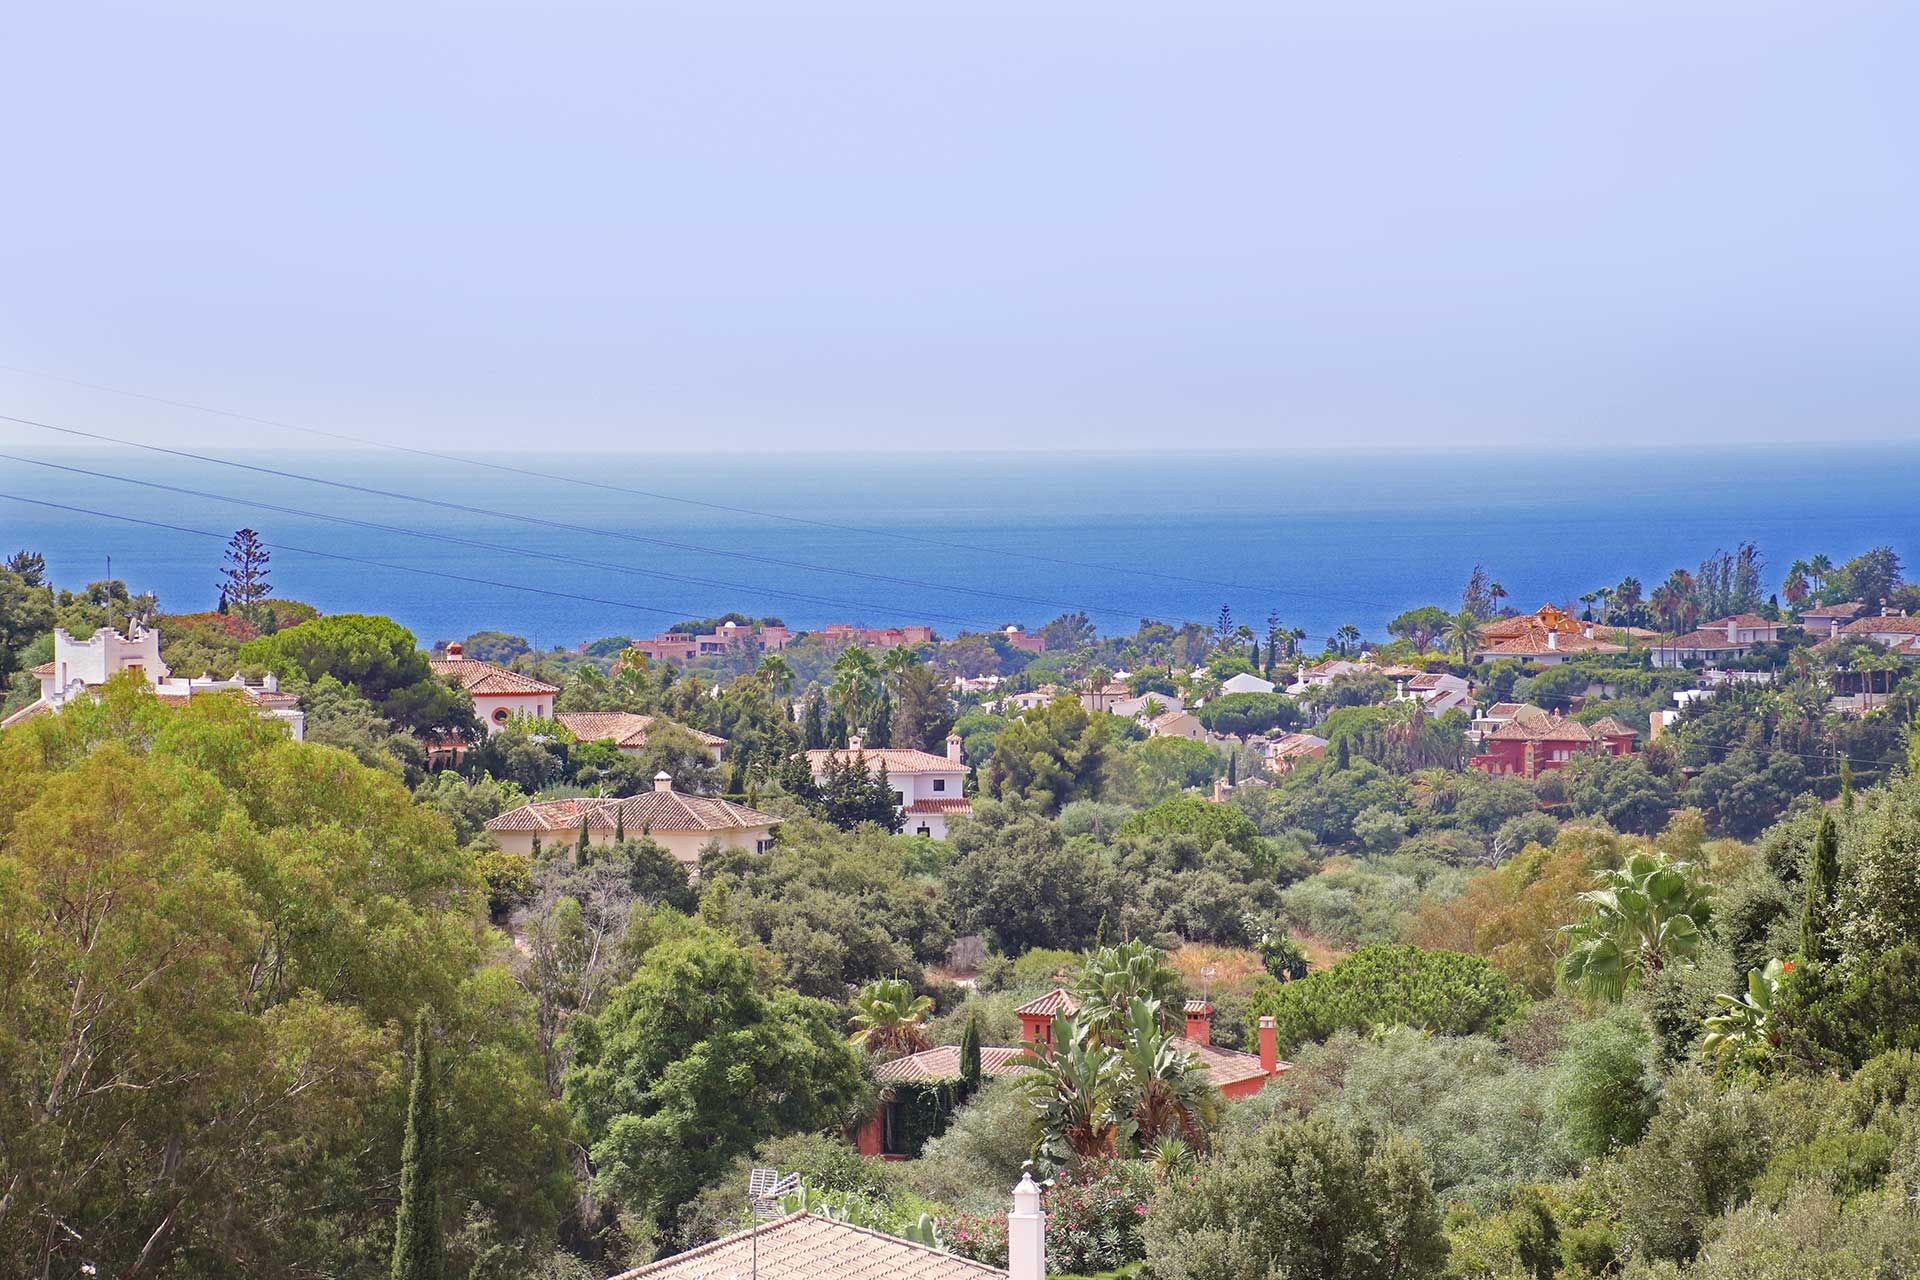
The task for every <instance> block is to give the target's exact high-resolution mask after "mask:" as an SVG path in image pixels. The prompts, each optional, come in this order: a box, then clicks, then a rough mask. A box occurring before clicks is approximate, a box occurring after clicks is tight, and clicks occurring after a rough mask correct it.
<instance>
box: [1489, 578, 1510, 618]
mask: <svg viewBox="0 0 1920 1280" xmlns="http://www.w3.org/2000/svg"><path fill="white" fill-rule="evenodd" d="M1487 598H1488V599H1490V600H1492V601H1493V608H1494V612H1496V613H1498V612H1499V610H1500V602H1501V601H1502V600H1505V599H1506V598H1507V589H1506V588H1505V587H1503V586H1501V585H1500V584H1499V583H1497V582H1495V583H1491V584H1489V585H1488V587H1487Z"/></svg>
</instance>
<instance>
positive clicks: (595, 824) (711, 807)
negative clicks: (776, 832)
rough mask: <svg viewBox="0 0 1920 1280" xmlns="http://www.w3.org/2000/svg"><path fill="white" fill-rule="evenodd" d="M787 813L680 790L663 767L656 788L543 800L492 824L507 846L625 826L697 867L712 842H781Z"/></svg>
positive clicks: (747, 845)
mask: <svg viewBox="0 0 1920 1280" xmlns="http://www.w3.org/2000/svg"><path fill="white" fill-rule="evenodd" d="M779 821H780V819H778V818H776V817H774V816H773V815H772V814H770V813H761V812H760V811H759V810H758V809H749V808H747V807H746V806H745V805H743V804H734V803H733V802H732V801H731V800H722V799H721V798H720V797H718V796H693V795H688V794H687V793H685V792H684V791H675V790H674V789H673V779H672V778H671V777H670V776H668V774H667V773H666V772H665V771H662V772H660V773H657V774H655V775H654V778H653V790H652V791H648V792H643V793H642V794H640V795H637V796H625V797H621V796H606V797H595V796H583V797H578V798H574V799H568V800H536V801H534V802H533V803H532V804H523V805H521V806H520V807H519V808H518V809H509V810H508V811H507V812H505V813H503V814H501V815H500V816H499V817H497V818H494V819H492V820H491V821H489V822H488V823H487V830H488V831H490V832H492V833H493V838H494V840H495V841H496V842H497V843H498V844H499V846H500V848H501V849H502V850H504V851H505V852H507V853H528V854H530V853H532V852H533V842H534V841H535V840H536V839H538V840H539V841H540V846H541V848H542V849H543V850H547V851H559V850H564V849H571V848H573V847H574V845H576V844H577V843H579V840H580V825H581V823H582V822H585V823H586V828H587V838H588V840H589V841H591V842H594V843H601V844H606V843H611V842H612V840H613V838H614V837H615V835H617V834H618V833H620V832H621V831H624V832H626V835H627V838H628V839H630V840H633V839H639V838H640V837H641V836H645V837H647V838H648V839H650V840H652V841H653V842H654V843H655V844H657V845H659V846H660V847H661V848H663V849H665V850H666V851H667V852H668V853H670V854H672V855H673V856H674V857H675V858H676V859H678V860H679V862H680V863H681V864H682V865H683V866H685V867H686V868H687V869H688V871H689V872H692V871H693V870H695V869H696V868H698V867H699V865H700V851H701V850H702V849H704V848H706V847H707V846H708V845H710V844H718V845H720V846H721V847H722V848H727V849H751V850H753V851H754V852H755V853H765V852H766V851H767V850H768V849H771V848H772V847H773V828H774V824H775V823H777V822H779Z"/></svg>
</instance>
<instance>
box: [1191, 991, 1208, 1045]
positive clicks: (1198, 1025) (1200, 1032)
mask: <svg viewBox="0 0 1920 1280" xmlns="http://www.w3.org/2000/svg"><path fill="white" fill-rule="evenodd" d="M1187 1039H1189V1040H1191V1041H1193V1042H1194V1043H1195V1044H1212V1043H1213V1006H1212V1005H1210V1004H1208V1003H1207V1002H1206V1001H1205V1000H1189V1001H1187Z"/></svg>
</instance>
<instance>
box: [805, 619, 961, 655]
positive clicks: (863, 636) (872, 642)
mask: <svg viewBox="0 0 1920 1280" xmlns="http://www.w3.org/2000/svg"><path fill="white" fill-rule="evenodd" d="M820 638H821V639H822V640H824V641H825V642H826V645H827V652H828V653H838V652H840V650H842V649H845V648H847V647H848V646H850V645H851V646H854V647H857V648H861V649H899V648H903V647H904V648H910V649H918V648H921V647H922V646H925V645H930V644H932V643H933V628H932V627H922V626H911V627H856V626H854V625H852V624H851V623H847V622H830V623H828V624H827V625H826V626H825V627H823V628H822V629H821V631H820Z"/></svg>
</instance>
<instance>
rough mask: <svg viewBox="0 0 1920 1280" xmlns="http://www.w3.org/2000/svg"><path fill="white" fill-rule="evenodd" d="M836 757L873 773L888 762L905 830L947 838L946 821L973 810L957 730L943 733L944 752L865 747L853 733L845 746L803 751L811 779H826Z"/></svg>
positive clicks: (941, 838) (914, 833)
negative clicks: (937, 754) (829, 767)
mask: <svg viewBox="0 0 1920 1280" xmlns="http://www.w3.org/2000/svg"><path fill="white" fill-rule="evenodd" d="M835 760H838V761H841V762H843V763H844V762H845V761H848V760H857V761H859V762H860V763H862V764H863V765H865V766H866V768H867V770H868V771H869V772H871V773H878V772H880V766H882V765H885V766H886V769H887V782H888V783H889V784H890V785H891V786H892V787H893V794H894V795H895V796H896V797H898V801H899V804H900V807H901V809H902V810H903V811H904V812H905V813H906V816H907V825H906V833H907V834H908V835H914V836H927V837H929V838H930V839H934V840H945V839H946V838H947V827H948V824H949V823H950V822H952V820H953V819H955V818H963V817H966V816H967V815H968V814H970V813H972V812H973V804H972V802H971V801H969V800H968V799H967V763H966V761H965V760H964V759H962V758H961V753H960V735H959V734H957V733H951V734H948V735H947V754H946V755H944V756H936V755H934V754H933V753H932V752H931V751H911V750H906V749H903V748H898V747H868V746H864V745H862V743H861V741H860V738H859V736H858V735H855V736H853V737H851V738H849V739H848V740H847V749H846V750H845V751H836V750H834V749H833V748H830V747H828V748H818V749H815V750H813V751H809V752H807V767H808V768H809V769H811V770H812V771H813V780H814V781H815V782H823V781H825V780H826V776H827V765H828V764H829V763H830V762H832V761H835Z"/></svg>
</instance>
